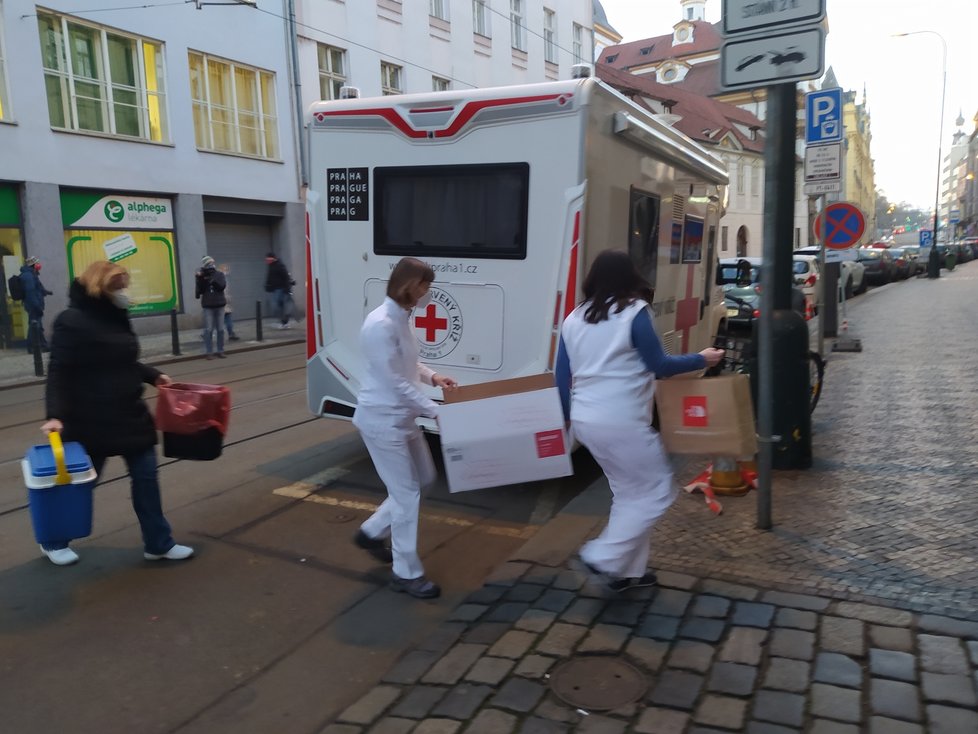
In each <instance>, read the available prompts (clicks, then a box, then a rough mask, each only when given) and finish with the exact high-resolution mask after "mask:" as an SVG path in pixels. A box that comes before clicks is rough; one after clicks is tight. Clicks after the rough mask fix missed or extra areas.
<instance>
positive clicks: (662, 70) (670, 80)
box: [655, 59, 690, 84]
mask: <svg viewBox="0 0 978 734" xmlns="http://www.w3.org/2000/svg"><path fill="white" fill-rule="evenodd" d="M689 70H690V65H689V64H687V63H686V62H685V61H681V60H679V59H669V60H668V61H664V62H663V63H661V64H659V66H658V68H657V69H656V70H655V80H656V81H657V82H659V83H660V84H676V83H677V82H681V81H682V80H683V79H685V78H686V74H687V73H689Z"/></svg>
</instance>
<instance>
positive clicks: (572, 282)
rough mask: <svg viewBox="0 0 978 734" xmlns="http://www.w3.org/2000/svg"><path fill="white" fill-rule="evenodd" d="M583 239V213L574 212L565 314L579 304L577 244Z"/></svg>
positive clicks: (565, 293) (565, 292)
mask: <svg viewBox="0 0 978 734" xmlns="http://www.w3.org/2000/svg"><path fill="white" fill-rule="evenodd" d="M580 240H581V213H580V212H576V213H575V214H574V237H573V239H572V240H571V243H572V244H571V251H570V265H569V266H568V267H567V287H566V288H565V289H564V316H565V317H566V316H568V315H569V314H570V312H571V311H573V310H574V307H575V306H577V246H578V244H579V243H580Z"/></svg>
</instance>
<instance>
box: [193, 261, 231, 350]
mask: <svg viewBox="0 0 978 734" xmlns="http://www.w3.org/2000/svg"><path fill="white" fill-rule="evenodd" d="M225 288H227V280H226V279H225V278H224V273H222V272H221V271H220V270H218V269H217V266H216V265H215V264H214V258H212V257H210V256H208V255H204V257H203V258H202V259H201V261H200V270H198V271H197V288H196V297H197V298H199V299H200V305H201V306H202V307H203V309H204V348H205V349H206V350H207V359H214V357H215V356H217V357H218V358H220V359H224V307H225V306H226V305H227V298H226V297H225V295H224V290H225ZM215 331H216V332H217V354H216V355H214V354H213V351H214V341H213V332H215Z"/></svg>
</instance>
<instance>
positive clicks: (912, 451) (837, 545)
mask: <svg viewBox="0 0 978 734" xmlns="http://www.w3.org/2000/svg"><path fill="white" fill-rule="evenodd" d="M943 276H944V277H942V278H941V279H940V280H938V281H928V280H926V279H920V280H912V281H908V282H906V283H898V284H893V285H890V286H887V287H885V288H881V289H878V290H876V291H871V292H870V293H869V294H868V295H865V296H862V297H860V298H859V299H856V300H855V301H854V302H853V303H852V304H850V308H849V312H848V318H849V322H850V324H851V325H852V327H853V331H854V335H855V336H858V337H860V338H861V339H862V341H863V348H864V351H863V352H862V353H858V354H849V353H847V354H831V355H829V361H828V368H827V374H826V380H825V390H824V393H823V397H822V402H821V403H820V405H819V406H818V408H817V410H816V412H815V414H814V416H813V426H814V454H815V462H814V466H813V467H812V469H810V470H807V471H797V472H778V473H776V477H775V487H774V491H775V497H774V520H775V523H776V525H775V528H774V529H773V530H771V531H759V530H757V529H755V527H754V524H755V517H756V515H755V507H756V499H755V497H754V495H753V494H751V495H748V496H746V497H743V498H724V500H723V501H724V513H723V514H722V515H721V516H720V517H715V516H713V515H712V514H711V513H709V512H708V511H707V510H706V509H705V506H704V504H703V502H702V499H701V498H699V497H698V496H686V495H683V496H681V497H680V498H679V500H678V501H677V502H676V503H675V505H674V506H673V508H672V509H671V510H670V511H669V513H667V515H666V516H665V517H664V518H663V519H662V521H661V522H660V524H659V526H658V527H657V529H656V532H655V533H654V536H653V543H652V545H653V558H652V563H653V565H654V566H655V567H656V568H657V569H659V570H660V572H659V580H660V586H659V588H657V589H654V590H651V589H645V590H634V591H631V592H627V593H626V594H623V595H621V596H616V597H614V598H611V597H610V592H607V591H606V590H604V589H602V588H600V587H595V586H593V585H592V584H590V583H588V582H586V581H587V580H586V579H585V578H584V577H582V576H580V575H578V574H577V573H576V572H574V571H570V570H568V569H567V568H566V561H567V559H568V557H569V556H570V555H571V554H572V553H573V551H572V550H568V549H572V548H574V547H576V546H577V545H579V544H580V542H582V541H583V540H584V539H585V538H586V537H587V536H588V535H591V534H593V533H594V532H596V530H597V529H598V528H599V527H600V517H597V519H596V520H595V525H592V526H588V525H587V524H583V525H579V526H578V527H577V535H576V536H575V535H574V532H567V526H565V525H561V523H564V522H565V521H566V519H567V517H568V516H573V515H586V514H587V513H588V512H590V513H592V514H596V515H597V516H600V514H601V511H600V510H597V511H595V509H594V507H593V503H592V506H591V507H589V508H588V509H587V510H586V511H579V510H578V509H575V507H574V505H575V504H576V503H577V502H578V500H575V501H574V502H572V503H571V505H568V507H567V508H565V510H564V512H563V513H562V514H561V515H559V516H558V517H557V518H556V519H555V520H553V521H551V523H549V524H548V525H547V526H545V527H544V528H543V529H542V530H541V531H540V533H539V534H538V536H537V537H535V538H534V539H532V540H531V541H529V543H528V546H530V545H534V546H535V547H534V548H532V549H530V550H527V549H526V548H524V550H523V551H521V552H520V553H518V554H516V555H514V557H513V560H512V561H511V562H510V563H508V564H507V565H506V566H504V567H503V568H501V569H499V570H498V571H497V573H496V574H494V576H493V577H492V578H490V579H489V580H488V581H487V583H486V585H485V586H484V587H483V588H482V589H481V590H480V591H478V592H476V593H474V594H472V595H471V596H470V597H469V598H468V599H467V600H466V602H465V603H464V604H462V605H461V606H459V607H458V608H457V609H455V610H454V611H453V612H452V614H451V618H450V620H449V621H447V622H445V623H443V624H442V626H441V627H440V629H439V630H438V632H437V633H436V634H435V635H433V636H432V637H431V638H429V639H427V640H424V641H422V642H420V643H419V644H418V645H417V647H416V648H414V649H412V650H411V651H409V652H408V653H407V654H406V655H404V656H403V657H402V658H401V660H400V661H399V663H398V664H397V665H395V667H394V668H393V669H392V670H390V671H389V672H388V674H387V675H386V676H385V677H384V679H383V680H382V681H381V682H379V683H378V685H377V686H376V687H374V688H373V689H372V690H370V691H369V692H368V693H367V694H366V695H364V696H363V697H362V698H360V700H358V701H356V702H354V703H352V705H351V706H350V707H349V708H347V709H346V710H345V711H344V712H342V714H340V716H339V717H337V719H336V720H335V721H334V722H332V723H330V724H329V725H327V726H326V727H325V728H324V729H323V730H322V733H321V734H360V733H363V734H394V733H400V732H413V733H414V734H452V733H454V732H466V733H467V732H472V733H474V734H478V733H481V732H485V733H491V734H496V733H502V732H520V733H521V734H523V733H526V734H537V733H546V732H570V731H574V732H587V733H588V734H617V733H619V732H639V733H642V734H708V733H711V732H731V731H739V732H748V734H783V733H786V732H806V733H807V734H849V733H852V734H855V733H856V732H869V733H870V734H919V733H923V732H930V733H932V734H974V733H975V732H978V698H976V695H978V694H976V686H978V672H976V668H978V558H976V556H978V552H976V542H975V536H976V530H975V528H976V527H978V503H975V501H974V487H975V486H978V453H976V451H975V446H976V442H978V419H976V414H975V403H974V399H973V395H974V382H975V381H976V379H978V375H976V374H975V368H974V364H973V359H972V347H971V345H972V344H974V343H976V342H978V321H976V320H975V319H974V318H973V316H972V313H973V307H972V304H973V302H974V301H975V299H976V297H978V263H969V264H968V265H966V266H964V267H959V268H958V269H957V270H955V271H954V272H952V273H943ZM702 468H704V467H703V461H702V460H699V461H685V462H682V463H680V465H679V466H677V477H679V479H680V480H683V481H685V480H687V479H689V478H691V477H692V476H693V475H695V474H697V473H698V472H699V471H700V470H701V469H702ZM584 494H585V495H590V496H591V497H592V499H593V498H594V497H596V496H601V495H606V494H607V486H606V485H604V484H603V483H602V482H598V483H596V484H595V485H593V486H592V487H591V488H589V490H588V491H587V492H585V493H584ZM578 499H582V498H578ZM606 501H607V498H605V502H606ZM548 534H549V535H548ZM548 538H549V542H551V543H552V544H553V545H554V546H555V548H554V549H553V550H552V551H551V552H548V551H546V544H547V542H548ZM541 549H543V550H541ZM588 656H590V657H600V656H606V657H608V658H615V659H621V660H624V661H627V662H628V663H629V664H631V665H632V666H634V667H635V668H636V669H637V670H639V671H640V672H641V680H642V682H643V683H644V684H645V691H644V693H642V695H641V696H640V697H638V699H637V700H636V701H634V702H633V703H630V704H627V705H621V706H618V707H617V708H614V709H611V710H607V711H605V710H597V708H595V707H593V706H592V708H591V709H590V710H586V709H583V708H581V707H580V706H576V705H573V704H570V703H567V702H566V701H564V700H562V699H561V698H560V697H558V696H557V695H556V694H555V693H554V692H553V691H552V690H551V687H550V686H551V682H552V679H551V677H550V676H552V675H555V674H556V672H557V671H558V670H559V669H560V666H561V665H564V664H567V661H570V660H578V659H582V658H585V657H588ZM616 685H617V683H616V681H614V680H609V679H606V678H604V679H603V678H601V677H600V676H597V677H595V678H594V680H593V681H592V683H591V685H590V686H589V687H590V688H593V689H597V690H608V691H612V690H614V689H615V688H616ZM564 692H565V693H566V691H564Z"/></svg>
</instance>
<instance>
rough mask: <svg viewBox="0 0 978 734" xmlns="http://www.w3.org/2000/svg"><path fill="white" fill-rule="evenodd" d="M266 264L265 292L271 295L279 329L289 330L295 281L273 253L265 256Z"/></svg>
mask: <svg viewBox="0 0 978 734" xmlns="http://www.w3.org/2000/svg"><path fill="white" fill-rule="evenodd" d="M265 262H266V263H267V264H268V275H266V276H265V292H266V293H271V294H272V301H273V302H274V303H275V309H276V311H277V312H278V316H279V320H280V322H281V323H280V324H279V327H278V328H280V329H288V328H289V317H290V316H291V315H292V286H293V285H295V281H294V280H292V276H291V275H290V274H289V271H288V268H286V267H285V264H284V263H283V262H282V261H281V260H279V259H278V257H277V256H276V255H275V253H274V252H269V253H268V254H267V255H265Z"/></svg>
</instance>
